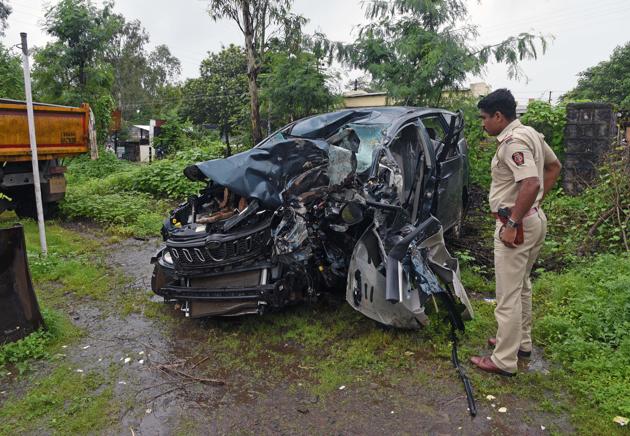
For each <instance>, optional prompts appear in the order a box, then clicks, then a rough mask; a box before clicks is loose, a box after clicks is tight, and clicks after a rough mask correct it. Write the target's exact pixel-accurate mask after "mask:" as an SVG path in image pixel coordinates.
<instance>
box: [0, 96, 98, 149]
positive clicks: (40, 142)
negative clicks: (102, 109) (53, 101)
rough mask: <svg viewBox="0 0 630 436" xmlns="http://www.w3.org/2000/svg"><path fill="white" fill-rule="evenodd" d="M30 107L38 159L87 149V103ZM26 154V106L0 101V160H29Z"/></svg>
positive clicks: (27, 140) (27, 142)
mask: <svg viewBox="0 0 630 436" xmlns="http://www.w3.org/2000/svg"><path fill="white" fill-rule="evenodd" d="M33 109H34V114H35V133H36V139H37V152H38V157H39V159H40V160H46V159H55V158H59V157H64V156H70V155H75V154H81V153H86V152H88V151H90V140H89V134H88V132H89V130H88V129H89V120H90V109H89V106H88V105H83V106H81V107H78V108H73V107H60V106H43V105H35V106H34V108H33ZM30 156H31V149H30V141H29V132H28V119H27V113H26V105H25V104H19V103H16V104H9V103H0V161H22V160H30Z"/></svg>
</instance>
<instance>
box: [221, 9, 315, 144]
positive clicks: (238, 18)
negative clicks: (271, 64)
mask: <svg viewBox="0 0 630 436" xmlns="http://www.w3.org/2000/svg"><path fill="white" fill-rule="evenodd" d="M291 4H292V0H210V6H209V13H210V17H211V18H212V19H213V20H215V21H217V20H219V19H222V18H228V19H230V20H232V21H234V22H235V23H236V24H237V25H238V28H239V29H240V31H241V33H242V34H243V36H244V38H245V45H244V46H245V53H246V55H247V79H248V86H249V98H250V120H251V125H252V139H253V141H254V143H258V142H260V141H261V140H262V127H261V124H260V101H259V98H258V74H259V73H260V69H261V65H262V63H263V59H264V55H265V50H266V48H267V45H266V44H267V38H268V37H269V36H270V34H272V33H273V32H274V31H275V32H281V33H284V34H293V35H295V34H296V33H299V32H297V31H298V30H299V29H301V27H302V25H303V24H304V23H305V22H306V20H305V19H304V18H303V17H301V16H298V15H293V14H291V13H290V9H291Z"/></svg>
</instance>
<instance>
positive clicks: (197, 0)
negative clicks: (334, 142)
mask: <svg viewBox="0 0 630 436" xmlns="http://www.w3.org/2000/svg"><path fill="white" fill-rule="evenodd" d="M51 3H53V4H54V3H55V1H54V0H52V1H46V0H9V4H10V5H11V7H12V8H13V13H12V14H11V16H10V17H9V21H8V23H9V28H8V29H7V31H6V36H5V38H4V40H3V42H4V44H5V45H14V44H17V43H18V41H19V33H20V32H27V33H28V35H29V45H31V46H37V45H43V44H45V42H46V41H47V36H46V35H45V34H44V33H43V32H42V31H41V30H40V24H41V21H42V18H43V15H44V10H45V7H46V5H48V4H51ZM97 3H100V2H97ZM468 3H469V10H470V22H471V23H473V24H477V25H478V26H479V32H480V37H479V40H478V41H477V43H478V44H488V43H494V42H498V41H501V40H502V39H504V38H506V37H508V36H510V35H516V34H518V33H520V32H525V31H536V32H540V33H543V34H546V35H553V36H554V37H555V40H554V41H553V42H552V43H551V44H550V47H549V49H548V51H547V53H546V54H545V55H544V56H541V57H540V58H539V59H538V60H536V61H528V62H524V63H523V64H522V67H523V69H524V71H525V74H526V75H527V76H528V79H529V80H528V81H527V82H526V81H524V80H521V81H511V80H509V79H508V77H507V69H506V68H505V66H503V65H490V66H489V67H488V69H487V73H486V75H485V76H484V77H482V78H471V81H481V80H483V81H485V82H487V83H489V84H490V85H491V86H492V88H493V89H496V88H501V87H507V88H510V89H511V90H512V91H513V93H514V94H515V96H516V98H517V99H518V100H519V101H521V102H526V101H527V99H528V98H541V97H544V98H547V97H548V94H549V92H550V91H551V92H552V97H553V98H554V100H555V98H556V97H557V96H559V95H560V94H561V93H563V92H565V91H567V90H569V89H571V88H572V87H573V86H575V84H576V81H577V78H576V75H577V73H578V72H580V71H582V70H584V69H586V68H588V67H590V66H593V65H595V64H597V63H598V62H601V61H603V60H606V59H608V57H609V56H610V54H611V53H612V51H613V49H614V48H615V47H616V46H618V45H621V44H624V43H626V42H628V41H630V32H628V28H630V1H628V0H600V1H597V2H594V1H592V0H528V1H523V0H481V1H480V2H477V1H476V0H470V1H469V2H468ZM207 4H208V2H207V1H206V0H178V1H174V0H117V1H116V10H117V11H118V12H120V13H122V14H123V15H124V16H125V17H127V18H128V19H130V20H131V19H139V20H140V21H141V22H142V24H143V26H144V27H145V28H146V29H147V31H148V32H149V34H150V36H151V46H155V45H158V44H166V45H168V47H169V48H170V49H171V52H172V53H173V54H174V55H175V56H177V57H178V58H179V59H180V61H181V62H182V77H183V78H187V77H195V76H197V75H198V68H199V63H200V61H201V59H203V58H204V57H205V55H206V53H207V52H208V51H217V50H220V48H221V46H223V45H228V44H230V43H235V44H241V45H242V43H243V38H242V35H241V34H240V33H239V31H238V30H237V28H236V25H235V24H234V23H232V22H230V21H224V22H217V23H215V22H213V21H212V20H211V19H210V18H209V16H208V14H207V12H206V9H207ZM294 10H295V11H296V12H298V13H301V14H303V15H304V16H306V17H307V18H309V19H310V22H309V24H308V26H307V31H313V30H320V31H322V32H324V33H325V34H326V35H327V36H328V38H330V39H332V40H337V41H346V42H349V41H352V40H353V37H354V36H355V35H356V32H355V29H356V26H357V25H360V24H361V23H363V22H365V18H364V15H363V11H362V9H361V0H295V2H294ZM354 74H355V75H356V73H354ZM350 78H351V77H348V79H350ZM344 82H347V80H344Z"/></svg>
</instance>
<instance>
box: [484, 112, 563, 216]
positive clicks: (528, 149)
mask: <svg viewBox="0 0 630 436" xmlns="http://www.w3.org/2000/svg"><path fill="white" fill-rule="evenodd" d="M497 140H498V141H499V145H498V146H497V151H496V153H495V154H494V157H493V158H492V184H491V185H490V196H489V200H490V210H491V211H492V212H497V211H498V210H499V209H500V208H502V207H509V208H511V207H513V206H514V204H515V203H516V197H517V196H518V190H519V184H518V182H520V181H521V180H523V179H526V178H528V177H538V179H539V180H540V190H539V191H538V196H537V197H536V201H535V202H534V204H533V206H532V207H538V205H539V203H540V200H541V199H542V196H543V192H544V180H543V176H544V168H545V165H546V164H550V163H551V162H555V161H556V159H557V157H556V155H555V153H554V152H553V150H552V149H551V147H549V145H548V144H547V143H546V142H545V137H544V136H543V135H541V134H540V133H538V132H537V131H536V130H535V129H533V128H531V127H529V126H524V125H523V124H522V123H521V122H520V120H518V119H516V120H514V121H512V122H511V123H510V124H508V125H507V126H506V127H505V129H503V131H502V132H501V133H500V134H499V135H498V136H497Z"/></svg>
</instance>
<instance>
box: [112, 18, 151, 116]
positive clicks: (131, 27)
mask: <svg viewBox="0 0 630 436" xmlns="http://www.w3.org/2000/svg"><path fill="white" fill-rule="evenodd" d="M148 42H149V35H148V34H147V32H146V31H145V29H144V27H142V24H141V23H140V21H138V20H134V21H131V22H126V23H124V24H123V25H122V29H121V31H120V32H118V33H117V34H116V35H114V38H113V39H112V42H111V44H110V47H109V50H108V53H107V55H106V59H107V61H108V62H109V63H110V64H111V65H112V67H113V73H114V81H113V84H112V95H113V97H114V100H115V101H116V106H117V107H118V108H119V109H121V111H122V118H123V119H124V120H132V119H133V118H134V117H135V115H136V109H137V108H138V107H140V106H139V105H137V104H133V103H139V102H140V101H142V102H144V100H145V91H144V88H143V86H142V81H143V78H144V76H145V74H146V71H147V59H146V53H145V48H144V46H145V44H146V43H148Z"/></svg>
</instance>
